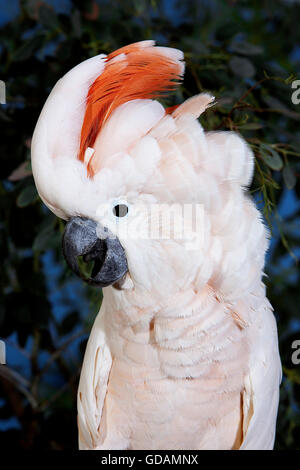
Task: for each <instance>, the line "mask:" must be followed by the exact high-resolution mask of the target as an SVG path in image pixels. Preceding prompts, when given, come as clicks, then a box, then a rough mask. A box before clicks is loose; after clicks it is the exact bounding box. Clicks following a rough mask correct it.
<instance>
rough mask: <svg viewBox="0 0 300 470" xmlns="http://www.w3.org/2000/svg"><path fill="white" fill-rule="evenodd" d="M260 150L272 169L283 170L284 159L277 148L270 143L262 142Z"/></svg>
mask: <svg viewBox="0 0 300 470" xmlns="http://www.w3.org/2000/svg"><path fill="white" fill-rule="evenodd" d="M259 151H260V153H261V155H262V157H263V160H264V162H265V163H266V165H268V166H269V167H270V168H271V169H272V170H281V169H282V167H283V162H282V159H281V157H280V155H279V153H278V152H276V150H274V149H273V148H272V147H271V146H270V145H267V144H260V146H259Z"/></svg>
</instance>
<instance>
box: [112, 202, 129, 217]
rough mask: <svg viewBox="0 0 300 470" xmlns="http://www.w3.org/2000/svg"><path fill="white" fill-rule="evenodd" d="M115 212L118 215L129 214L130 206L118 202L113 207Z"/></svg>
mask: <svg viewBox="0 0 300 470" xmlns="http://www.w3.org/2000/svg"><path fill="white" fill-rule="evenodd" d="M113 214H114V215H115V216H116V217H125V215H127V214H128V206H127V205H126V204H116V205H115V206H114V207H113Z"/></svg>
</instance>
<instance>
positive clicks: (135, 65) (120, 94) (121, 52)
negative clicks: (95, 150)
mask: <svg viewBox="0 0 300 470" xmlns="http://www.w3.org/2000/svg"><path fill="white" fill-rule="evenodd" d="M166 51H173V50H172V49H166V48H159V47H155V46H153V43H152V41H145V42H138V43H134V44H130V45H129V46H125V47H123V48H121V49H118V50H117V51H115V52H113V53H111V54H109V55H108V56H107V58H106V65H105V69H104V71H103V72H102V74H101V75H99V77H97V78H96V80H95V81H94V82H93V84H92V85H91V86H90V89H89V92H88V96H87V104H86V110H85V115H84V120H83V125H82V129H81V137H80V150H79V156H78V158H79V160H81V161H84V155H85V151H86V149H87V148H88V147H93V144H94V142H95V140H96V137H97V135H98V133H99V131H100V130H101V128H102V126H103V125H104V123H105V122H106V120H107V119H108V118H109V116H110V115H111V113H112V112H113V111H114V110H115V109H116V108H117V107H118V106H120V105H121V104H123V103H126V102H127V101H131V100H135V99H155V98H159V97H160V96H161V95H162V94H163V93H164V92H168V91H171V90H173V89H174V88H175V87H176V86H177V85H178V84H179V80H180V78H181V74H182V70H183V64H182V62H181V61H180V60H178V59H179V57H178V56H175V54H173V55H172V53H171V52H169V53H168V52H166ZM88 170H89V173H91V169H90V168H89V169H88ZM90 176H92V175H91V174H90Z"/></svg>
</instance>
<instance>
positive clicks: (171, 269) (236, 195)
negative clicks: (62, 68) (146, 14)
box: [32, 41, 264, 296]
mask: <svg viewBox="0 0 300 470" xmlns="http://www.w3.org/2000/svg"><path fill="white" fill-rule="evenodd" d="M182 59H183V55H182V53H181V52H180V51H178V50H176V49H170V48H161V47H155V46H154V43H153V41H143V42H140V43H136V44H132V45H130V46H126V47H124V48H122V49H120V50H118V51H117V52H115V53H112V54H110V55H109V56H105V55H99V56H97V57H93V58H91V59H88V60H87V61H85V62H83V63H81V64H80V65H78V66H77V67H75V68H74V69H72V70H71V71H70V72H68V73H67V74H66V75H65V76H64V77H63V78H62V79H61V80H59V81H58V83H57V84H56V85H55V87H54V88H53V90H52V92H51V94H50V96H49V98H48V100H47V101H46V103H45V105H44V108H43V110H42V112H41V115H40V117H39V120H38V123H37V125H36V128H35V132H34V136H33V140H32V168H33V174H34V178H35V183H36V186H37V189H38V192H39V194H40V196H41V198H42V200H43V201H44V203H45V204H46V205H47V206H48V207H49V209H50V210H52V211H53V212H54V213H55V214H56V215H57V216H59V217H61V218H63V219H65V220H66V221H67V224H66V228H65V232H64V236H63V252H64V255H65V258H66V260H67V262H68V264H69V266H70V267H71V268H72V270H73V271H74V272H75V273H77V274H78V275H82V274H81V270H80V263H88V264H89V263H92V264H93V267H92V269H91V272H90V274H89V275H88V276H86V277H85V280H86V281H87V282H89V283H91V284H93V285H96V286H99V287H107V286H109V285H113V286H114V287H115V288H117V289H123V290H128V289H129V290H131V289H136V290H138V291H141V292H143V291H148V292H151V293H157V294H159V295H161V296H164V295H165V293H166V292H169V293H171V294H172V292H177V291H178V290H181V289H184V288H185V287H186V286H187V285H189V286H191V285H193V286H194V288H195V289H197V288H199V287H201V286H202V285H204V284H207V283H210V284H212V285H215V286H217V288H218V289H220V290H221V291H222V292H225V293H226V292H227V293H228V294H230V293H232V291H233V290H234V285H235V283H236V281H237V279H239V283H240V285H243V282H244V283H246V278H247V276H248V281H249V276H250V277H251V272H248V271H249V269H250V268H249V269H248V267H247V266H246V264H247V263H246V264H245V259H246V258H248V257H249V256H251V255H252V252H254V251H255V246H254V245H255V242H256V240H257V238H255V236H254V238H253V240H252V241H251V242H249V237H245V236H244V235H245V231H249V230H250V231H254V232H255V230H257V229H258V228H257V227H260V222H259V220H258V218H257V215H256V213H255V212H253V211H255V209H254V208H253V207H252V205H251V204H250V203H249V201H248V200H246V198H245V197H244V192H243V188H244V187H246V186H247V185H248V184H249V182H250V180H251V175H252V167H253V161H252V154H251V152H250V150H249V149H248V147H247V146H246V144H245V143H244V142H243V140H242V139H241V138H240V137H239V136H237V135H236V134H233V133H208V134H205V133H204V132H203V129H202V127H201V126H200V124H199V122H198V121H197V118H198V117H199V115H200V114H201V113H202V112H203V111H204V110H205V109H206V108H207V107H209V106H210V105H211V103H212V101H213V97H212V96H211V95H208V94H201V95H198V96H196V97H194V98H191V99H189V100H187V101H186V102H184V103H183V104H182V105H180V106H178V107H176V108H175V109H173V108H169V109H166V110H165V109H164V107H163V106H162V105H161V104H160V103H159V102H158V101H157V100H156V99H155V98H159V97H160V96H161V94H162V93H164V92H167V91H170V90H172V89H174V87H175V86H176V85H177V84H178V82H179V80H180V78H181V77H182V75H183V71H184V65H183V61H182ZM256 220H257V223H255V221H256ZM253 221H254V222H253ZM250 222H251V223H250ZM241 224H242V225H243V227H241ZM246 238H247V243H246V242H245V239H246ZM251 243H252V245H253V246H252V245H251ZM250 245H251V247H252V248H251V250H252V251H251V250H250V251H249V246H250ZM237 248H239V251H237ZM262 250H264V247H263V248H262ZM262 250H259V255H257V254H256V255H255V256H254V255H253V259H254V258H255V257H256V258H257V264H258V266H261V258H262V257H263V254H262V255H261V251H262ZM232 260H234V263H233V261H232ZM239 260H240V261H239ZM243 262H244V267H243V269H244V273H242V269H241V267H242V264H243ZM232 263H233V264H234V268H233V267H232V266H233V264H232ZM247 269H248V271H247ZM260 269H261V268H260ZM246 271H247V272H246ZM243 279H244V281H243Z"/></svg>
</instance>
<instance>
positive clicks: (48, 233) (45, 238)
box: [32, 227, 61, 252]
mask: <svg viewBox="0 0 300 470" xmlns="http://www.w3.org/2000/svg"><path fill="white" fill-rule="evenodd" d="M60 243H61V236H60V233H59V232H55V231H54V230H53V228H51V227H46V228H45V229H43V230H42V231H41V232H39V233H38V234H37V236H36V237H35V239H34V242H33V244H32V249H33V251H39V252H40V251H45V250H49V249H50V248H55V247H56V246H57V245H58V244H60Z"/></svg>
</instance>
